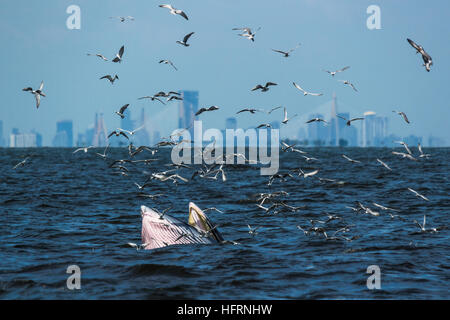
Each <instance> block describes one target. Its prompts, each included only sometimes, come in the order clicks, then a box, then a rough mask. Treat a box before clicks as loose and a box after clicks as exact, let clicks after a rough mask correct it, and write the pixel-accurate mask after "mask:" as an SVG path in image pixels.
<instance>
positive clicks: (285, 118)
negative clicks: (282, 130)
mask: <svg viewBox="0 0 450 320" xmlns="http://www.w3.org/2000/svg"><path fill="white" fill-rule="evenodd" d="M296 116H297V114H295V115H293V116H292V117H290V118H288V117H287V111H286V108H284V119H283V121H281V123H283V124H286V123H288V121H289V120H291V119H292V118H295V117H296Z"/></svg>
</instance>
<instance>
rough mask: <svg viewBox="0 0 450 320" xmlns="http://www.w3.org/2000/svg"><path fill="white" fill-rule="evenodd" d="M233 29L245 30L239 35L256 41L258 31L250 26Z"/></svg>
mask: <svg viewBox="0 0 450 320" xmlns="http://www.w3.org/2000/svg"><path fill="white" fill-rule="evenodd" d="M259 29H261V27H260V28H258V29H257V30H256V31H258V30H259ZM233 30H242V31H244V32H243V33H241V34H239V36H241V37H245V38H247V39H249V40H252V41H255V34H256V32H252V30H251V29H250V28H247V27H246V28H233Z"/></svg>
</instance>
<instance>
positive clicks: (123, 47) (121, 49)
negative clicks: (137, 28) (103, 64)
mask: <svg viewBox="0 0 450 320" xmlns="http://www.w3.org/2000/svg"><path fill="white" fill-rule="evenodd" d="M124 50H125V46H122V47H120V49H119V57H120V58H122V56H123V52H124Z"/></svg>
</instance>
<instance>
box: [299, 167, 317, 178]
mask: <svg viewBox="0 0 450 320" xmlns="http://www.w3.org/2000/svg"><path fill="white" fill-rule="evenodd" d="M300 173H301V174H302V175H303V178H308V177H312V176H314V175H316V174H317V173H319V170H314V171H311V172H308V173H305V172H303V170H302V169H300Z"/></svg>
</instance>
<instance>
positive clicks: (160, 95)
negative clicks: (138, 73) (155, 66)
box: [154, 60, 180, 97]
mask: <svg viewBox="0 0 450 320" xmlns="http://www.w3.org/2000/svg"><path fill="white" fill-rule="evenodd" d="M164 61H166V60H164ZM160 63H161V62H160ZM170 95H176V96H179V95H180V93H179V92H175V91H169V92H167V93H166V92H164V91H160V92H158V93H156V94H155V95H154V96H155V97H168V96H170Z"/></svg>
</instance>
